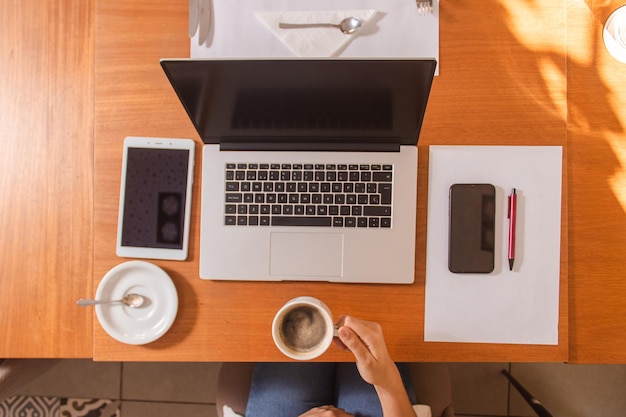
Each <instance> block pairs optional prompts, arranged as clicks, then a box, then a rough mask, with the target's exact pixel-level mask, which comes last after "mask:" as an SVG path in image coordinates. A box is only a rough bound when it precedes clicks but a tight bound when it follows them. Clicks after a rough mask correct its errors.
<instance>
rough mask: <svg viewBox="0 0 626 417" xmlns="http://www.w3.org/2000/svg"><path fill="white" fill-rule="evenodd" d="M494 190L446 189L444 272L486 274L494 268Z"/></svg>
mask: <svg viewBox="0 0 626 417" xmlns="http://www.w3.org/2000/svg"><path fill="white" fill-rule="evenodd" d="M495 213H496V190H495V187H494V186H493V185H491V184H454V185H452V186H451V187H450V233H449V249H448V269H449V270H450V271H451V272H455V273H490V272H492V271H493V268H494V247H495Z"/></svg>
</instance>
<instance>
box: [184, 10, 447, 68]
mask: <svg viewBox="0 0 626 417" xmlns="http://www.w3.org/2000/svg"><path fill="white" fill-rule="evenodd" d="M211 8H212V10H211V25H212V27H211V29H210V33H211V35H210V40H209V42H207V43H206V44H203V45H199V42H198V37H199V33H200V31H197V32H196V33H195V35H194V36H193V37H192V38H191V51H190V55H191V57H192V58H270V57H283V58H289V57H295V56H296V54H295V53H294V52H293V51H292V50H291V49H290V48H289V47H287V46H286V45H285V44H284V43H283V42H282V41H281V40H280V39H278V38H277V37H276V36H275V34H274V33H273V32H272V30H271V29H269V28H268V27H267V25H266V24H265V23H264V22H263V21H262V19H260V18H259V17H258V16H257V13H256V12H263V11H301V12H307V11H336V10H363V9H373V10H376V12H377V13H376V16H375V17H374V18H373V19H372V20H371V21H370V22H368V24H367V25H366V26H365V27H364V28H363V29H362V30H361V31H359V32H358V35H356V36H354V39H352V40H351V41H350V42H349V44H348V45H347V46H346V47H345V48H344V49H343V50H341V51H340V53H339V54H338V55H337V56H338V57H350V58H357V57H361V58H363V57H385V58H402V57H412V58H414V57H417V58H436V59H437V60H438V59H439V2H438V1H435V2H434V12H433V14H427V15H420V14H419V13H418V10H417V7H416V5H415V1H413V0H343V1H337V0H315V1H314V0H212V3H211ZM285 30H295V29H285ZM305 30H306V29H305ZM327 30H336V31H339V30H338V29H327Z"/></svg>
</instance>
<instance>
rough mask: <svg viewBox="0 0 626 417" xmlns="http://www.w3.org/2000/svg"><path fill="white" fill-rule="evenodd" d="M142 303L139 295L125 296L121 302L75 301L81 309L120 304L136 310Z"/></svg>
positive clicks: (83, 299) (142, 299)
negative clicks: (98, 305) (96, 305)
mask: <svg viewBox="0 0 626 417" xmlns="http://www.w3.org/2000/svg"><path fill="white" fill-rule="evenodd" d="M144 301H145V299H144V298H143V296H141V295H139V294H126V295H125V296H124V298H122V299H121V300H87V299H85V298H81V299H80V300H78V301H76V304H78V305H79V306H81V307H86V306H92V305H95V304H109V303H122V304H125V305H127V306H128V307H130V308H138V307H141V306H142V305H143V303H144Z"/></svg>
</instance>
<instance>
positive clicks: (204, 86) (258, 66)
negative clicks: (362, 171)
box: [161, 59, 436, 150]
mask: <svg viewBox="0 0 626 417" xmlns="http://www.w3.org/2000/svg"><path fill="white" fill-rule="evenodd" d="M161 65H162V67H163V69H164V71H165V73H166V75H167V77H168V78H169V80H170V82H171V84H172V86H173V87H174V90H175V91H176V94H177V95H178V97H179V99H180V101H181V102H182V104H183V106H184V108H185V110H186V111H187V114H188V115H189V117H190V119H191V121H192V122H193V124H194V126H195V128H196V130H197V131H198V134H199V135H200V137H201V138H202V140H203V141H204V143H220V144H221V145H222V146H223V147H224V146H227V147H228V146H230V147H233V148H238V149H270V148H272V147H273V148H274V149H276V148H278V149H288V150H289V149H293V150H299V149H314V148H315V147H311V146H310V145H311V144H315V145H319V146H321V147H322V148H323V147H324V146H325V145H327V146H329V147H332V145H338V144H340V145H343V146H345V147H347V148H348V149H354V150H363V149H364V148H365V150H367V146H368V144H369V145H370V146H372V147H375V146H377V145H393V146H395V147H398V146H399V145H400V144H413V145H415V144H417V140H418V137H419V132H420V129H421V126H422V121H423V118H424V113H425V111H426V104H427V101H428V95H429V93H430V88H431V85H432V81H433V75H434V71H435V65H436V61H435V60H431V59H426V60H331V59H320V60H316V59H314V60H311V59H297V60H282V59H276V60H245V59H242V60H195V59H183V60H162V61H161Z"/></svg>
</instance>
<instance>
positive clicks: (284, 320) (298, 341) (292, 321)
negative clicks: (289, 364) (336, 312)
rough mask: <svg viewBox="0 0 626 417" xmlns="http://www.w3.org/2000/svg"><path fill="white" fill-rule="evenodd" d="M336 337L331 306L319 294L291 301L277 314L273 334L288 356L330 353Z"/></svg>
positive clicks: (275, 341) (309, 356) (310, 356)
mask: <svg viewBox="0 0 626 417" xmlns="http://www.w3.org/2000/svg"><path fill="white" fill-rule="evenodd" d="M334 336H336V330H335V323H334V322H333V316H332V314H331V312H330V309H329V308H328V306H326V304H324V303H323V302H322V301H320V300H318V299H317V298H315V297H309V296H302V297H296V298H294V299H292V300H289V301H287V303H285V305H283V306H282V307H281V308H280V310H278V312H277V313H276V315H275V316H274V321H273V322H272V337H273V338H274V343H275V344H276V347H277V348H278V349H279V350H280V351H281V352H282V353H284V354H285V355H286V356H288V357H290V358H292V359H296V360H301V361H306V360H310V359H315V358H317V357H318V356H320V355H321V354H322V353H324V352H326V350H327V349H328V347H329V346H330V344H331V343H332V341H333V337H334Z"/></svg>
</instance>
